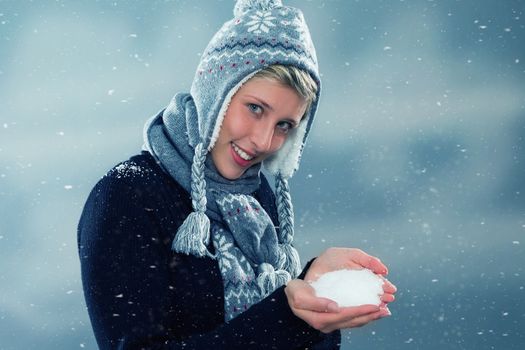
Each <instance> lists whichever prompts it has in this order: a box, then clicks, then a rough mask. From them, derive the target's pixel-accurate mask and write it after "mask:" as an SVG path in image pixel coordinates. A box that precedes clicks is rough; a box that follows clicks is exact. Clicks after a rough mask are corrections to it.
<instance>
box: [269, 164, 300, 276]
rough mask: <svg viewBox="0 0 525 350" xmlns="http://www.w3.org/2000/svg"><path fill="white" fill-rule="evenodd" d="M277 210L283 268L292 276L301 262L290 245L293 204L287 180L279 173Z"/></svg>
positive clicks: (296, 272) (276, 185) (277, 178)
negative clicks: (283, 257) (283, 258)
mask: <svg viewBox="0 0 525 350" xmlns="http://www.w3.org/2000/svg"><path fill="white" fill-rule="evenodd" d="M275 181H276V183H275V189H276V192H277V193H276V195H277V196H276V197H277V198H276V201H277V212H278V215H279V237H278V238H279V243H281V244H280V247H281V249H282V252H283V254H284V256H285V260H284V265H283V268H284V269H285V270H286V271H288V272H290V275H292V277H293V278H295V277H297V276H298V275H299V273H300V272H301V270H300V269H301V262H300V259H299V254H298V253H297V250H296V249H295V248H294V247H293V246H292V241H293V233H294V232H293V226H294V225H293V224H294V215H293V206H292V198H291V197H290V188H289V186H288V180H286V179H285V178H284V177H283V176H282V175H281V174H278V175H277V176H276V177H275Z"/></svg>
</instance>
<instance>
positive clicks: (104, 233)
mask: <svg viewBox="0 0 525 350" xmlns="http://www.w3.org/2000/svg"><path fill="white" fill-rule="evenodd" d="M234 15H235V17H234V19H232V20H231V21H228V22H226V23H225V24H224V25H223V27H222V28H221V30H219V32H217V34H216V35H215V36H214V37H213V39H212V40H211V42H210V43H209V45H208V47H207V49H206V50H205V52H204V54H203V55H202V57H201V62H200V64H199V67H198V69H197V72H196V75H195V78H194V81H193V84H192V87H191V93H189V94H188V93H179V94H177V95H176V96H175V97H174V98H173V100H172V101H171V103H170V104H169V105H168V107H166V109H164V110H162V111H161V112H159V113H158V114H157V115H156V116H154V117H153V118H151V119H150V120H149V121H148V122H147V123H146V126H145V130H144V141H145V150H144V151H143V152H142V153H141V154H140V155H137V156H135V157H132V158H131V159H130V160H128V161H125V162H123V163H121V164H119V165H117V166H116V167H115V168H113V169H112V170H110V171H109V172H108V173H107V174H106V176H104V177H103V178H102V179H101V180H100V181H99V183H98V184H97V185H96V186H95V188H94V189H93V190H92V192H91V194H90V196H89V198H88V200H87V202H86V205H85V207H84V211H83V214H82V217H81V219H80V223H79V230H78V239H79V255H80V259H81V265H82V279H83V285H84V293H85V297H86V302H87V306H88V311H89V314H90V318H91V322H92V325H93V328H94V331H95V336H96V338H97V342H98V344H99V347H100V348H102V349H115V348H118V349H178V348H181V349H182V348H184V349H221V348H224V349H233V348H243V349H245V348H261V349H270V348H272V349H304V348H318V349H336V348H339V342H340V332H339V330H340V329H343V328H350V327H357V326H362V325H364V324H366V323H368V322H370V321H372V320H376V319H378V318H381V317H384V316H387V315H389V314H390V312H389V310H388V308H387V307H386V304H387V303H388V302H391V301H393V299H394V296H393V293H394V292H395V287H394V286H393V285H392V284H391V283H389V282H388V281H386V280H385V281H386V282H385V284H384V290H385V293H384V295H383V296H382V301H383V303H382V305H381V306H374V305H364V306H359V307H351V308H340V307H339V306H338V305H337V304H336V303H335V302H333V301H331V300H328V299H324V298H317V297H316V296H315V293H314V292H313V289H312V288H311V287H310V286H309V284H308V283H306V282H305V281H308V280H315V279H316V278H318V276H319V275H320V274H322V273H325V272H328V271H333V270H337V269H341V268H344V267H348V268H362V267H366V268H370V269H371V270H373V271H374V272H376V273H377V274H380V275H384V274H386V273H387V269H386V266H384V265H383V264H382V263H381V262H380V261H379V260H378V259H376V258H374V257H371V256H369V255H367V254H365V253H363V252H361V251H359V250H355V249H344V248H339V249H336V248H332V249H329V250H327V251H326V252H325V253H323V254H322V255H320V256H319V257H318V258H316V259H315V260H313V261H312V262H310V263H308V264H307V265H306V267H305V268H304V269H303V271H302V272H301V269H300V263H299V256H298V254H297V251H296V250H295V248H293V246H292V239H293V232H294V231H293V211H292V203H291V199H290V195H289V188H288V183H287V179H288V178H289V177H290V176H291V175H292V174H293V172H294V171H295V170H296V169H297V167H298V164H299V158H300V155H301V151H302V148H303V147H304V142H305V141H306V137H307V135H308V132H309V130H310V127H311V125H312V122H313V119H314V115H315V111H316V109H317V103H318V101H319V94H320V80H319V73H318V67H317V60H316V56H315V50H314V47H313V45H312V42H311V39H310V35H309V32H308V29H307V27H306V23H305V22H304V18H303V16H302V13H301V12H300V11H299V10H297V9H294V8H291V7H285V6H282V4H281V2H280V1H268V0H266V1H253V0H251V1H238V2H237V4H236V6H235V9H234ZM261 165H264V166H265V168H266V169H267V170H268V172H269V173H270V174H271V175H273V176H274V177H275V181H276V186H275V188H276V194H275V195H274V193H273V191H272V190H271V188H270V186H269V184H268V182H267V180H266V178H265V177H264V176H263V174H262V173H261V172H260V169H261Z"/></svg>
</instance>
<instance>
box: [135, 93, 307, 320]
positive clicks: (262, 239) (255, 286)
mask: <svg viewBox="0 0 525 350" xmlns="http://www.w3.org/2000/svg"><path fill="white" fill-rule="evenodd" d="M195 120H197V112H196V108H195V104H194V101H193V98H192V97H191V95H190V94H184V93H181V94H177V95H176V96H175V97H174V98H173V100H172V101H171V103H170V104H169V105H168V107H167V108H166V109H165V110H164V111H161V112H159V113H158V114H157V115H156V116H154V117H152V118H151V119H150V120H149V121H148V122H147V123H146V126H145V128H144V140H145V148H146V149H147V150H148V151H149V152H150V153H151V154H152V155H153V156H154V158H155V159H156V160H157V162H158V163H159V164H160V165H161V167H162V168H163V169H164V170H165V171H166V172H167V173H168V174H170V175H171V177H173V178H174V179H175V181H177V182H178V183H179V184H180V185H181V186H182V187H183V188H184V189H186V190H187V191H188V192H189V193H192V191H194V192H196V191H204V192H205V196H203V198H204V200H203V201H202V202H203V203H197V205H205V206H206V211H205V214H206V216H207V217H208V218H209V219H210V230H209V232H210V235H211V240H212V244H213V247H214V248H215V254H211V253H210V252H209V250H208V247H209V238H207V239H205V241H204V242H186V243H188V244H204V246H203V247H202V250H203V251H204V252H205V255H208V256H209V257H211V258H213V259H216V260H217V261H218V264H219V268H220V271H221V275H222V279H223V284H224V285H223V287H224V314H225V320H226V321H229V320H231V319H233V318H234V317H236V316H237V315H239V314H240V313H242V312H243V311H245V310H247V309H248V308H249V307H250V306H251V305H253V304H255V303H257V302H258V301H260V300H261V299H263V298H264V297H266V296H267V295H268V294H270V293H271V292H273V291H274V290H275V289H276V288H278V287H280V286H282V285H284V284H286V283H287V282H288V281H289V280H290V279H291V278H292V277H293V278H295V277H296V275H297V272H298V265H299V260H298V259H299V257H298V254H297V251H296V250H295V248H293V247H292V246H291V244H290V242H291V237H287V236H286V235H287V234H288V233H286V232H279V231H278V230H276V229H275V227H274V225H273V223H272V221H271V219H270V217H269V216H268V214H267V213H266V211H265V210H264V209H263V208H262V206H261V205H260V204H259V202H258V201H257V200H256V199H255V198H254V197H252V196H251V195H250V194H251V193H253V192H254V191H255V190H256V189H257V188H258V187H259V185H260V178H259V171H260V165H254V166H252V167H251V168H249V169H248V170H247V171H246V172H245V173H244V174H243V175H242V176H241V177H240V178H239V179H236V180H233V181H232V180H228V179H225V178H224V177H222V176H221V175H220V174H219V173H218V172H217V170H216V168H215V166H214V164H213V161H212V160H211V157H210V156H208V157H206V161H205V164H204V167H203V168H204V171H199V169H197V170H196V169H193V170H194V171H193V173H197V174H198V175H197V176H200V177H201V179H200V180H201V181H192V166H193V167H195V166H196V165H195V158H196V156H195V155H196V154H198V153H199V150H195V149H193V148H192V147H191V146H190V143H189V140H188V134H189V133H190V132H192V130H188V128H189V127H190V128H191V127H192V126H191V125H194V123H192V122H189V121H195ZM193 132H194V131H193ZM199 183H201V184H203V187H204V186H205V188H198V187H199V185H198V184H199ZM285 185H286V184H285ZM195 206H196V203H194V207H195ZM283 231H284V230H283ZM193 239H198V238H196V237H193ZM181 245H184V242H183V243H181V242H176V240H174V247H173V248H174V250H175V251H177V252H183V253H186V254H190V253H188V251H187V250H186V249H184V248H180V246H181ZM290 261H293V263H290Z"/></svg>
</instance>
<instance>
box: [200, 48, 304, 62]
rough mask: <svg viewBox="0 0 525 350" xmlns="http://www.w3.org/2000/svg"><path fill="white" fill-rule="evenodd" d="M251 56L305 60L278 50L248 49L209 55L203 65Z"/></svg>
mask: <svg viewBox="0 0 525 350" xmlns="http://www.w3.org/2000/svg"><path fill="white" fill-rule="evenodd" d="M250 54H253V55H254V56H261V55H262V54H267V55H269V56H271V57H273V56H276V55H281V56H284V57H293V58H295V59H296V60H298V61H300V60H301V59H303V56H302V55H299V54H298V53H296V52H291V53H289V54H287V53H286V52H285V51H281V50H277V51H276V50H270V49H261V50H254V49H248V50H242V51H241V50H234V51H232V52H230V51H224V52H222V53H221V54H219V55H216V54H212V55H207V56H206V57H203V58H202V63H208V62H210V61H212V60H214V61H219V60H222V59H223V58H224V57H227V58H231V57H233V56H240V57H244V56H247V55H250Z"/></svg>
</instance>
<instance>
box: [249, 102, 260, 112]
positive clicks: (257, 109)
mask: <svg viewBox="0 0 525 350" xmlns="http://www.w3.org/2000/svg"><path fill="white" fill-rule="evenodd" d="M248 108H249V109H250V111H251V112H252V113H255V114H261V113H262V107H261V106H259V105H256V104H255V103H248Z"/></svg>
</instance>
